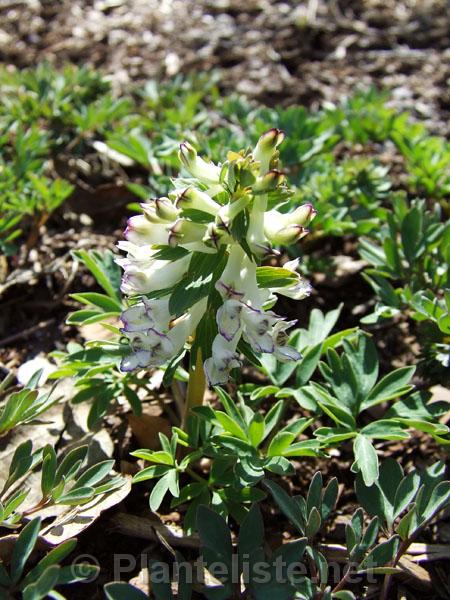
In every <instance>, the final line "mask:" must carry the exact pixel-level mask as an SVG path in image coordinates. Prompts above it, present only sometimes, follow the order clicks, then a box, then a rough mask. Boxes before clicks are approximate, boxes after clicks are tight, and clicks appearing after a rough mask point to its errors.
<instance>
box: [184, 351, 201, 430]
mask: <svg viewBox="0 0 450 600" xmlns="http://www.w3.org/2000/svg"><path fill="white" fill-rule="evenodd" d="M205 389H206V378H205V372H204V370H203V360H202V352H201V350H200V348H199V349H198V350H197V356H196V359H195V365H191V368H190V369H189V381H188V386H187V395H186V404H185V407H184V416H183V428H184V427H185V426H186V420H187V417H188V415H189V413H190V411H191V409H192V408H194V407H195V406H201V405H202V404H203V398H204V396H205Z"/></svg>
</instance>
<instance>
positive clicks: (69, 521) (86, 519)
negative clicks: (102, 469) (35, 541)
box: [37, 476, 131, 546]
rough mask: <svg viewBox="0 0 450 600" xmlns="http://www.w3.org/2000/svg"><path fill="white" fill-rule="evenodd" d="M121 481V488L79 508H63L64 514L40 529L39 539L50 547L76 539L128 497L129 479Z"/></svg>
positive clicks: (129, 489)
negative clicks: (101, 516) (107, 511)
mask: <svg viewBox="0 0 450 600" xmlns="http://www.w3.org/2000/svg"><path fill="white" fill-rule="evenodd" d="M122 479H123V484H122V486H121V487H119V488H118V489H116V490H113V491H112V492H110V493H108V494H104V495H102V496H99V497H96V498H94V499H93V500H92V501H91V502H89V503H88V504H84V505H83V506H79V507H65V510H64V512H62V513H61V514H60V515H59V516H58V517H57V518H56V519H55V521H53V523H51V524H50V525H48V526H46V527H44V528H43V529H42V531H41V534H40V537H41V538H42V539H43V540H45V541H46V542H48V543H49V544H51V545H52V546H56V545H57V544H61V542H64V541H65V540H68V539H69V538H73V537H76V536H77V535H78V534H79V533H80V532H81V531H83V530H84V529H86V528H87V527H89V526H90V525H92V523H94V521H96V520H97V519H98V517H99V516H100V515H101V514H102V512H104V511H105V510H107V509H108V508H111V507H112V506H115V505H116V504H119V502H121V501H122V500H123V499H124V498H126V497H127V496H128V494H129V493H130V491H131V478H130V477H125V476H122ZM37 514H40V513H37Z"/></svg>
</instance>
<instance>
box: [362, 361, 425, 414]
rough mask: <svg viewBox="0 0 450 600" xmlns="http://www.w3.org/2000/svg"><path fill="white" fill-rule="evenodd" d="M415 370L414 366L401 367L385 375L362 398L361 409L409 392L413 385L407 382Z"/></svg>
mask: <svg viewBox="0 0 450 600" xmlns="http://www.w3.org/2000/svg"><path fill="white" fill-rule="evenodd" d="M415 370H416V368H415V367H402V368H400V369H396V370H395V371H392V372H391V373H388V374H387V375H385V376H384V377H383V378H382V379H381V380H380V381H379V382H378V383H377V384H376V386H375V387H374V388H373V389H372V391H371V392H370V394H369V395H368V396H367V397H366V398H365V399H364V400H363V402H362V403H361V410H365V409H367V408H370V407H372V406H375V405H377V404H380V403H381V402H387V401H388V400H393V399H394V398H399V397H400V396H403V395H405V394H407V393H408V392H410V391H411V390H412V389H413V387H414V386H412V385H409V384H408V382H409V381H410V380H411V377H412V376H413V374H414V371H415Z"/></svg>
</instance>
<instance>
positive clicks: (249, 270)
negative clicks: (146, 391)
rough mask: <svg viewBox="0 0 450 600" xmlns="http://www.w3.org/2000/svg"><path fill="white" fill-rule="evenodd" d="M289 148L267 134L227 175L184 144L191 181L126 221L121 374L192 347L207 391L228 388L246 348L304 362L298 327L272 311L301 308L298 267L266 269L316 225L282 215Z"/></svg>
mask: <svg viewBox="0 0 450 600" xmlns="http://www.w3.org/2000/svg"><path fill="white" fill-rule="evenodd" d="M283 139H284V133H283V132H282V131H280V130H279V129H270V130H269V131H267V132H266V133H265V134H263V135H262V136H261V138H260V139H259V141H258V143H257V144H256V147H255V148H254V149H253V151H250V150H247V151H244V150H242V151H240V152H239V153H235V152H229V153H228V155H227V160H226V161H225V162H224V163H223V164H222V165H215V164H213V163H211V162H207V161H205V160H204V159H202V158H201V157H199V156H198V155H197V152H196V150H195V149H194V148H193V147H192V146H191V145H190V144H189V143H187V142H185V143H183V144H181V146H180V151H179V158H180V160H181V162H182V164H183V166H184V167H185V169H186V170H187V171H188V172H189V174H190V175H191V177H187V178H183V179H178V180H175V181H174V185H175V189H174V190H173V191H172V192H170V193H169V197H167V198H158V199H155V200H151V201H150V202H148V203H145V204H142V205H141V206H142V210H143V214H142V215H138V216H133V217H131V218H130V219H129V221H128V227H127V229H126V231H125V237H126V241H124V242H119V248H120V249H122V250H124V251H126V253H127V256H126V257H124V258H119V259H118V261H117V262H118V263H119V264H120V265H121V266H122V268H123V269H124V274H123V279H122V291H123V292H124V293H125V294H126V295H128V296H130V307H129V308H128V309H127V310H125V311H124V313H123V314H122V321H123V325H124V326H123V329H122V333H123V334H124V335H125V336H126V337H127V338H128V340H129V343H130V348H131V350H130V352H129V354H128V355H127V356H125V357H124V358H123V360H122V364H121V368H122V369H123V370H125V371H129V370H133V369H136V368H140V367H141V368H145V367H149V366H153V367H155V366H161V365H163V364H165V363H167V362H168V361H169V360H171V359H173V358H175V357H177V356H179V355H180V353H181V352H183V351H184V348H185V346H186V343H188V344H191V367H193V369H194V371H195V370H197V377H201V376H203V372H202V373H199V371H203V370H202V369H201V366H202V361H203V367H204V372H205V373H206V377H207V379H208V383H209V384H210V385H217V384H223V383H225V382H226V381H227V380H228V377H229V373H230V370H231V369H233V368H236V367H239V366H240V365H241V359H240V356H241V351H242V350H243V348H244V347H245V348H247V351H248V350H249V348H248V346H250V347H251V349H252V350H253V351H254V352H257V353H270V354H274V355H275V356H276V357H277V358H278V359H279V360H281V361H295V360H298V359H299V358H300V355H299V353H298V352H297V351H296V350H295V349H294V348H293V347H291V346H289V345H288V344H287V341H288V334H287V330H288V329H289V328H290V327H291V326H292V325H293V324H294V323H295V321H286V320H285V319H284V318H283V317H281V316H279V315H277V314H276V313H275V312H273V311H272V310H271V308H272V307H273V305H274V304H275V302H276V300H277V295H278V294H283V295H285V296H289V297H291V298H294V299H297V300H300V299H302V298H304V297H306V296H307V295H308V294H309V293H310V285H309V283H308V282H306V281H305V280H303V279H302V278H301V277H300V275H299V274H298V273H297V266H298V261H297V260H294V261H290V262H287V263H286V264H285V265H284V267H283V268H277V267H262V266H260V263H261V262H262V261H263V260H264V259H265V258H266V257H267V256H270V255H275V254H279V253H278V251H277V250H276V249H275V246H280V245H285V246H286V245H290V244H294V243H296V242H297V241H298V240H300V239H301V238H302V237H304V236H305V235H306V234H307V233H308V230H307V229H306V226H307V225H308V223H309V222H310V221H311V220H312V219H313V217H314V215H315V210H314V209H313V207H312V206H311V205H310V204H305V205H303V206H299V207H298V208H297V209H296V210H294V211H292V212H282V211H281V210H278V209H279V208H282V207H283V205H284V204H286V199H287V198H288V197H289V194H290V193H289V190H288V188H287V187H286V184H285V176H284V175H283V173H281V172H280V171H279V170H278V169H277V166H278V152H277V147H278V146H279V144H280V143H281V142H282V141H283ZM194 340H195V341H194ZM247 353H248V352H247ZM192 354H195V358H193V356H192ZM204 359H206V360H204ZM190 383H191V382H190Z"/></svg>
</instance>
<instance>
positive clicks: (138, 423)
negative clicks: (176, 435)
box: [128, 414, 171, 450]
mask: <svg viewBox="0 0 450 600" xmlns="http://www.w3.org/2000/svg"><path fill="white" fill-rule="evenodd" d="M128 422H129V424H130V427H131V431H132V432H133V434H134V436H135V437H136V439H137V441H138V443H139V445H140V446H141V448H148V449H149V450H157V449H158V448H160V446H161V444H160V441H159V436H158V434H159V433H164V434H165V435H167V436H169V437H170V433H171V426H170V423H169V421H168V420H167V419H165V418H164V417H159V416H156V415H147V414H143V415H142V416H140V417H136V415H129V416H128Z"/></svg>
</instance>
